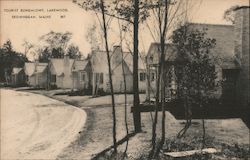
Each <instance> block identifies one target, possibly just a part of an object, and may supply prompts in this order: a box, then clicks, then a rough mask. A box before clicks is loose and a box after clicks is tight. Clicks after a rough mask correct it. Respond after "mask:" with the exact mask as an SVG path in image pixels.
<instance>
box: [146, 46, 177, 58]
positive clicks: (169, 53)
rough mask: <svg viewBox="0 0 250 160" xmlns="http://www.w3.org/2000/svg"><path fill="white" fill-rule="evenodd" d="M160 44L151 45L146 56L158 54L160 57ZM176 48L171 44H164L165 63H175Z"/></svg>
mask: <svg viewBox="0 0 250 160" xmlns="http://www.w3.org/2000/svg"><path fill="white" fill-rule="evenodd" d="M160 51H161V44H160V43H157V42H154V43H151V45H150V47H149V51H148V56H150V55H151V54H154V53H158V55H159V56H160ZM176 53H177V52H176V46H175V45H174V44H173V43H165V60H166V61H175V60H176V58H177V54H176Z"/></svg>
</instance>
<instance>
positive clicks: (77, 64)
mask: <svg viewBox="0 0 250 160" xmlns="http://www.w3.org/2000/svg"><path fill="white" fill-rule="evenodd" d="M88 63H89V61H88V60H75V61H74V63H73V66H72V71H80V70H85V68H86V66H87V64H88Z"/></svg>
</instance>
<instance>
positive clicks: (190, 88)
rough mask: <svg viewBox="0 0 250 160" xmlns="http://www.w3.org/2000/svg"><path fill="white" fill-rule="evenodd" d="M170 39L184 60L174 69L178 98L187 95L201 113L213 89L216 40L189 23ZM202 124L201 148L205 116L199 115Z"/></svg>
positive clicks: (176, 31)
mask: <svg viewBox="0 0 250 160" xmlns="http://www.w3.org/2000/svg"><path fill="white" fill-rule="evenodd" d="M172 39H173V43H175V44H176V47H177V55H178V57H179V58H181V57H182V58H184V60H185V63H184V65H181V66H177V67H176V69H175V71H176V75H177V84H178V90H179V95H180V96H181V98H183V97H184V98H187V99H188V101H189V102H190V104H191V105H193V107H194V106H197V107H199V108H201V109H202V110H203V116H204V115H205V113H204V112H205V111H204V110H205V109H204V106H205V105H206V104H207V103H208V102H209V99H210V98H211V97H210V95H211V92H212V91H214V90H215V89H216V84H215V79H216V71H215V62H216V57H214V56H213V55H212V54H211V49H212V48H214V47H215V45H216V40H215V39H211V38H207V37H206V29H204V30H197V29H192V26H190V25H188V24H185V25H182V26H180V28H178V29H177V30H175V31H174V33H173V37H172ZM180 93H181V94H180ZM187 105H189V104H187ZM202 128H203V143H202V148H204V145H205V121H204V118H203V119H202Z"/></svg>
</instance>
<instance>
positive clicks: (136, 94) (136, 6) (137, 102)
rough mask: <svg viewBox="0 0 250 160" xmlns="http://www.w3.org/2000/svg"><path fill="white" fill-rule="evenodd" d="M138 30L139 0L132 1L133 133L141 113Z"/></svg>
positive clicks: (139, 129) (137, 129)
mask: <svg viewBox="0 0 250 160" xmlns="http://www.w3.org/2000/svg"><path fill="white" fill-rule="evenodd" d="M138 30H139V0H134V56H133V91H134V103H133V106H134V107H135V110H134V112H133V118H134V127H135V132H140V131H141V113H140V111H139V105H140V99H139V86H138V46H139V41H138Z"/></svg>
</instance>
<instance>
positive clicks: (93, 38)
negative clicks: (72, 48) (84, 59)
mask: <svg viewBox="0 0 250 160" xmlns="http://www.w3.org/2000/svg"><path fill="white" fill-rule="evenodd" d="M97 34H98V31H97V26H96V24H93V25H92V26H90V27H89V28H88V31H87V35H86V39H87V41H88V42H89V43H90V45H91V50H92V51H93V50H98V49H100V46H101V43H100V39H101V37H99V36H98V35H97Z"/></svg>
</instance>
